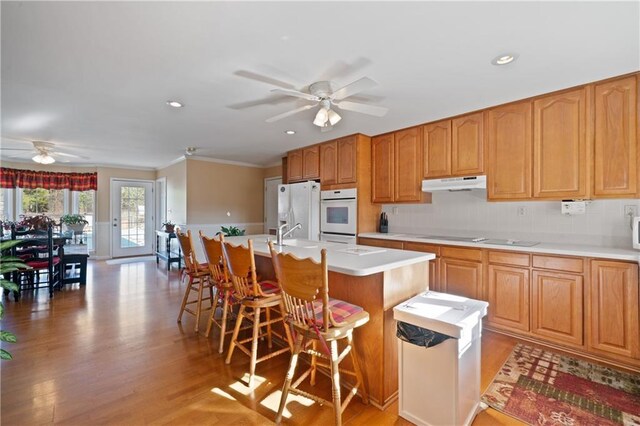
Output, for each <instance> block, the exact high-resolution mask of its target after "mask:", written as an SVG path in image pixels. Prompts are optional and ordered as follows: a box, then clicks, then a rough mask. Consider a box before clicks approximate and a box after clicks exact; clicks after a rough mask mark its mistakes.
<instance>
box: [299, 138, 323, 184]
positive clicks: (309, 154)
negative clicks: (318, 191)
mask: <svg viewBox="0 0 640 426" xmlns="http://www.w3.org/2000/svg"><path fill="white" fill-rule="evenodd" d="M302 165H303V169H302V170H303V172H302V177H303V178H304V179H319V178H320V146H319V145H314V146H310V147H308V148H304V149H303V150H302Z"/></svg>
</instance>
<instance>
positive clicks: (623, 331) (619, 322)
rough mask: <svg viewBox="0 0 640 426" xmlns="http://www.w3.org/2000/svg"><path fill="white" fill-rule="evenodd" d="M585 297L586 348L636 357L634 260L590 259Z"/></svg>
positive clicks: (639, 351) (638, 335)
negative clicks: (586, 295) (630, 261)
mask: <svg viewBox="0 0 640 426" xmlns="http://www.w3.org/2000/svg"><path fill="white" fill-rule="evenodd" d="M588 300H589V302H588V304H587V319H586V322H587V345H588V349H589V350H592V351H594V352H599V353H603V354H605V355H608V354H613V355H620V356H624V357H629V358H635V359H640V346H639V345H640V343H639V341H640V332H639V331H638V323H639V322H640V318H639V317H638V264H637V263H627V262H616V261H605V260H592V261H591V280H590V283H589V297H588Z"/></svg>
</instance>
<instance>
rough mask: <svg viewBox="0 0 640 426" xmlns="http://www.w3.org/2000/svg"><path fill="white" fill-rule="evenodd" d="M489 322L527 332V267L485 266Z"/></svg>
mask: <svg viewBox="0 0 640 426" xmlns="http://www.w3.org/2000/svg"><path fill="white" fill-rule="evenodd" d="M488 272H489V274H488V283H487V284H488V285H487V287H488V292H487V298H488V301H489V313H488V316H487V321H488V322H489V324H492V325H495V326H497V327H500V328H507V329H514V330H518V331H529V269H524V268H513V267H509V266H496V265H489V270H488Z"/></svg>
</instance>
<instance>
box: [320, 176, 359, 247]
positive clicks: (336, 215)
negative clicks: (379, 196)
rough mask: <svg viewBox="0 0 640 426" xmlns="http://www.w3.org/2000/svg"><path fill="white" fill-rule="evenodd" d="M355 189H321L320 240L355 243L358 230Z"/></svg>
mask: <svg viewBox="0 0 640 426" xmlns="http://www.w3.org/2000/svg"><path fill="white" fill-rule="evenodd" d="M357 194H358V192H357V189H355V188H349V189H337V190H334V191H322V192H321V194H320V240H322V241H328V242H334V243H343V244H355V243H356V232H357V231H358V224H357V220H358V200H357Z"/></svg>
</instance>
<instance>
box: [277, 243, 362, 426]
mask: <svg viewBox="0 0 640 426" xmlns="http://www.w3.org/2000/svg"><path fill="white" fill-rule="evenodd" d="M269 249H270V251H271V260H272V262H273V268H274V269H275V272H276V277H277V279H278V284H279V285H280V288H281V292H282V300H283V304H284V307H285V310H286V313H287V318H288V319H287V322H288V323H290V324H292V328H293V330H294V334H295V336H296V337H295V346H294V349H293V354H292V355H291V361H290V363H289V369H288V371H287V375H286V378H285V382H284V385H283V387H282V396H281V398H280V406H279V408H278V414H277V416H276V423H280V421H281V420H282V412H283V410H284V407H285V405H286V402H287V395H288V394H289V393H293V394H295V395H302V396H304V397H307V398H310V399H313V400H314V401H317V402H319V403H321V404H326V405H329V406H333V411H334V417H335V424H336V425H341V424H342V413H343V412H344V410H345V408H346V407H347V405H348V404H349V402H351V399H352V398H353V397H354V396H355V395H356V394H357V393H360V396H361V398H362V401H363V402H364V403H365V404H366V403H368V400H369V398H368V395H367V392H366V390H365V386H364V381H363V378H362V371H361V370H360V365H359V362H358V356H357V355H356V353H355V347H354V346H353V330H354V329H355V328H356V327H360V326H362V325H364V324H366V323H367V322H368V321H369V314H368V313H367V312H366V311H364V310H363V309H362V308H361V307H360V306H356V305H352V304H350V303H347V302H345V301H342V300H338V299H332V298H330V297H329V278H328V270H327V251H326V250H325V249H323V250H322V251H321V260H320V263H318V262H315V261H314V260H313V259H298V258H297V257H295V256H293V255H291V254H281V253H278V252H276V251H275V249H274V248H273V243H272V242H269ZM341 340H346V345H345V346H344V348H343V349H342V350H341V351H339V350H338V341H341ZM302 352H305V353H307V354H309V355H310V356H311V365H310V367H309V368H308V369H307V370H306V371H305V372H304V373H302V375H301V376H300V377H299V378H298V379H297V380H296V381H295V382H294V383H293V384H292V383H291V382H292V380H293V376H294V374H295V370H296V365H297V362H298V355H299V354H300V353H302ZM349 354H351V361H352V363H353V367H354V368H353V371H350V370H346V369H342V368H340V362H342V360H344V358H345V357H346V356H347V355H349ZM318 358H323V359H326V360H328V361H329V363H328V364H323V363H320V362H318ZM318 367H321V368H325V369H327V370H328V371H329V373H330V374H329V376H330V377H331V383H332V386H331V389H332V401H327V400H326V399H324V398H321V397H319V396H317V395H314V394H311V393H309V392H306V391H303V390H301V389H298V386H299V385H300V384H301V383H302V382H303V381H304V379H306V378H307V377H309V376H310V381H311V385H314V384H315V379H316V370H317V369H318ZM341 374H347V375H351V376H354V378H355V385H353V386H352V387H351V388H350V389H349V392H348V394H347V396H346V398H345V399H344V401H342V398H341V389H340V385H341V383H340V375H341Z"/></svg>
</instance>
